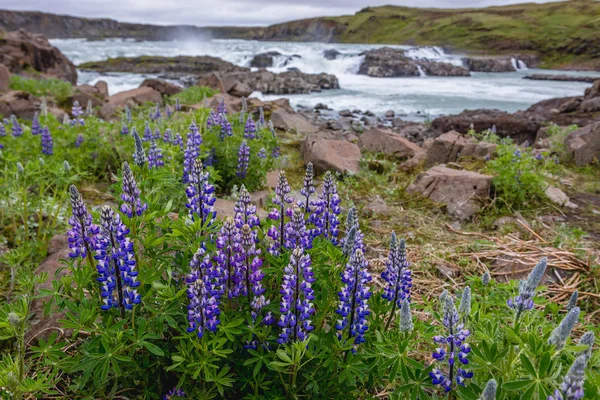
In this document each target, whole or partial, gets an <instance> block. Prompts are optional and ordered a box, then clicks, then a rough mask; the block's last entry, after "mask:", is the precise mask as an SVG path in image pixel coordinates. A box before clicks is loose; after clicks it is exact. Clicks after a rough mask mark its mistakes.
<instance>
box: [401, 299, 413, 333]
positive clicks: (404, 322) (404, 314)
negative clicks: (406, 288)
mask: <svg viewBox="0 0 600 400" xmlns="http://www.w3.org/2000/svg"><path fill="white" fill-rule="evenodd" d="M413 328H414V324H413V321H412V315H411V314H410V303H409V302H408V299H404V300H403V301H402V307H400V332H410V331H412V330H413Z"/></svg>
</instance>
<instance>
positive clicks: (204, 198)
mask: <svg viewBox="0 0 600 400" xmlns="http://www.w3.org/2000/svg"><path fill="white" fill-rule="evenodd" d="M208 178H209V174H208V172H204V171H203V168H202V161H201V160H200V159H196V161H195V162H194V167H193V168H192V170H191V172H190V175H189V185H188V187H187V189H186V191H185V192H186V194H187V197H188V203H187V204H186V205H185V206H186V207H187V208H188V209H189V210H190V216H191V217H192V220H195V218H194V214H195V215H197V216H198V217H199V218H200V221H202V224H207V225H211V224H212V222H213V221H214V218H215V214H216V213H215V211H214V210H213V205H214V204H215V201H216V200H217V199H216V197H215V194H214V193H215V187H214V186H213V185H211V184H210V183H209V182H208Z"/></svg>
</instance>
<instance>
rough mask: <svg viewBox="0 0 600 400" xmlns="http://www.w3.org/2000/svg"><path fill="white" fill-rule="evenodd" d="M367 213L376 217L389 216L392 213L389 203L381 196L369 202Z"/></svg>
mask: <svg viewBox="0 0 600 400" xmlns="http://www.w3.org/2000/svg"><path fill="white" fill-rule="evenodd" d="M365 211H367V212H370V213H372V214H376V215H388V214H389V213H390V210H389V207H388V205H387V203H386V202H385V200H383V199H382V198H381V196H379V195H377V196H375V198H374V199H373V200H371V201H369V203H368V204H367V205H366V206H365Z"/></svg>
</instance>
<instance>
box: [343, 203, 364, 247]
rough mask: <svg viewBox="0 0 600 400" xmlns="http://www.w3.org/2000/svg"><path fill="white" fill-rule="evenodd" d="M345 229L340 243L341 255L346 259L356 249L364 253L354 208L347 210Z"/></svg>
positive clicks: (361, 235)
mask: <svg viewBox="0 0 600 400" xmlns="http://www.w3.org/2000/svg"><path fill="white" fill-rule="evenodd" d="M345 228H346V237H345V238H344V240H343V243H342V253H343V254H344V256H345V257H346V258H348V257H350V255H351V254H352V253H353V252H354V250H356V249H361V250H363V251H364V245H363V236H364V235H363V234H362V232H361V231H360V226H359V224H358V211H357V210H356V207H352V208H350V210H348V215H347V216H346V224H345Z"/></svg>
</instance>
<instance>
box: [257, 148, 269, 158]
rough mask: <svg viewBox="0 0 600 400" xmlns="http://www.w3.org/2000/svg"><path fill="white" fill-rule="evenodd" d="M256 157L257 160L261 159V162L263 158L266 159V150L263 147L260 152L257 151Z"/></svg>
mask: <svg viewBox="0 0 600 400" xmlns="http://www.w3.org/2000/svg"><path fill="white" fill-rule="evenodd" d="M256 155H257V156H258V158H260V159H263V160H264V159H265V158H267V149H265V148H264V147H263V148H262V149H260V150H259V151H258V153H257V154H256Z"/></svg>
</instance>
